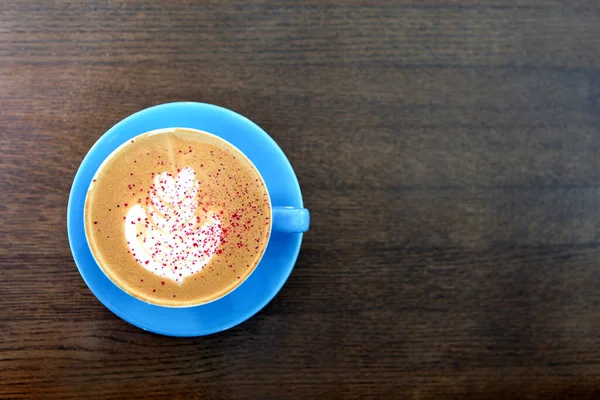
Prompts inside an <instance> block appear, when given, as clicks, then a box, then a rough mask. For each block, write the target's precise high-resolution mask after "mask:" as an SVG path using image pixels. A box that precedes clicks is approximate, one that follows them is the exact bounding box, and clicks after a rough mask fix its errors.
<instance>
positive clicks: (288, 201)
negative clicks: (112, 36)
mask: <svg viewBox="0 0 600 400" xmlns="http://www.w3.org/2000/svg"><path fill="white" fill-rule="evenodd" d="M174 126H176V127H189V128H196V129H200V130H203V131H207V132H211V133H213V134H215V135H217V136H220V137H222V138H223V139H225V140H227V141H229V142H230V143H232V144H233V145H235V146H236V147H237V148H238V149H240V150H241V151H242V152H243V153H245V154H246V155H247V156H248V158H250V160H252V162H253V163H254V165H255V166H256V168H258V170H259V171H260V173H261V175H262V176H263V178H264V180H265V183H266V185H267V189H268V190H269V194H270V196H271V202H272V205H273V206H292V207H298V208H301V207H302V206H303V204H302V194H301V192H300V186H299V185H298V180H297V179H296V175H295V173H294V170H293V169H292V166H291V165H290V163H289V161H288V159H287V158H286V156H285V154H283V151H281V149H280V148H279V146H278V145H277V144H276V143H275V141H274V140H273V139H271V137H270V136H269V135H268V134H267V133H266V132H265V131H263V130H262V129H261V128H260V127H258V126H257V125H256V124H255V123H253V122H252V121H250V120H249V119H247V118H245V117H243V116H241V115H239V114H237V113H235V112H233V111H230V110H227V109H225V108H221V107H217V106H214V105H210V104H204V103H170V104H163V105H159V106H155V107H151V108H148V109H145V110H142V111H140V112H138V113H136V114H133V115H131V116H129V117H127V118H125V119H124V120H123V121H121V122H119V123H118V124H116V125H115V126H113V127H112V128H111V129H110V130H109V131H108V132H106V133H105V134H104V135H103V136H102V137H101V138H100V139H99V140H98V141H97V142H96V144H94V146H93V147H92V148H91V149H90V151H89V153H88V154H87V155H86V156H85V158H84V159H83V161H82V163H81V166H80V167H79V170H78V171H77V174H76V175H75V179H74V181H73V187H72V188H71V194H70V196H69V206H68V210H67V229H68V234H69V242H70V245H71V251H72V252H73V258H74V259H75V263H76V264H77V268H78V269H79V272H80V273H81V276H82V277H83V280H84V281H85V283H86V284H87V285H88V287H89V288H90V290H91V291H92V293H94V295H95V296H96V297H97V298H98V300H100V302H102V304H104V305H105V306H106V307H107V308H108V309H109V310H111V311H112V312H113V313H115V314H116V315H118V316H119V317H121V318H122V319H124V320H125V321H127V322H129V323H131V324H133V325H135V326H137V327H139V328H142V329H145V330H147V331H150V332H154V333H158V334H162V335H169V336H202V335H208V334H211V333H215V332H220V331H223V330H225V329H229V328H231V327H233V326H235V325H237V324H239V323H241V322H243V321H245V320H247V319H248V318H250V317H251V316H253V315H254V314H256V313H257V312H258V311H260V310H261V309H262V308H263V307H264V306H265V305H266V304H267V303H268V302H269V301H271V299H272V298H273V297H275V295H276V294H277V293H278V292H279V290H280V289H281V287H282V286H283V284H284V283H285V281H286V280H287V278H288V276H289V275H290V273H291V272H292V268H293V267H294V264H295V262H296V259H297V257H298V253H299V251H300V244H301V243H302V234H301V233H292V234H289V233H280V232H275V231H273V233H272V234H271V239H270V240H269V244H268V246H267V249H266V252H265V255H264V257H263V258H262V261H261V262H260V264H259V265H258V266H257V267H256V269H255V271H254V272H253V273H252V275H250V277H249V278H248V279H247V280H246V281H245V282H244V283H242V284H241V285H240V286H239V287H238V288H237V289H235V290H234V291H233V292H231V293H230V294H228V295H227V296H225V297H223V298H222V299H219V300H217V301H214V302H212V303H209V304H205V305H201V306H196V307H188V308H167V307H160V306H155V305H151V304H147V303H145V302H143V301H140V300H138V299H136V298H134V297H132V296H130V295H128V294H127V293H125V292H124V291H122V290H121V289H119V288H118V287H117V286H116V285H115V284H114V283H112V282H111V281H110V280H109V279H108V278H107V277H106V275H104V273H103V272H102V271H101V270H100V267H99V266H98V264H97V263H96V261H95V260H94V258H93V257H92V254H91V251H90V248H89V246H88V244H87V241H86V239H85V229H84V222H83V221H84V220H83V208H84V203H85V197H86V193H87V190H88V186H89V184H90V182H91V180H92V177H93V175H94V173H95V172H96V170H97V169H98V167H99V166H100V164H101V163H102V161H103V160H104V159H105V158H106V157H107V156H108V155H109V154H110V153H111V152H112V151H113V150H114V149H116V148H117V147H118V146H119V145H121V144H122V143H124V142H125V141H127V140H129V139H131V138H133V137H134V136H137V135H139V134H141V133H144V132H147V131H151V130H155V129H160V128H169V127H174Z"/></svg>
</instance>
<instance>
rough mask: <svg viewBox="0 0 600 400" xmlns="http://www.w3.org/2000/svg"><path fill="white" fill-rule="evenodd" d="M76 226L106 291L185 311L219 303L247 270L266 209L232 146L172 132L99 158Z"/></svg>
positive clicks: (262, 241) (258, 183)
mask: <svg viewBox="0 0 600 400" xmlns="http://www.w3.org/2000/svg"><path fill="white" fill-rule="evenodd" d="M138 219H139V220H138ZM85 221H86V222H85V227H86V236H87V239H88V243H89V245H90V248H91V250H92V252H93V255H94V257H95V259H96V260H97V262H98V264H99V265H100V267H101V269H102V270H103V271H104V272H105V273H106V275H107V276H108V277H109V278H110V279H111V280H112V281H113V282H114V283H115V284H117V285H118V286H119V287H121V288H122V289H123V290H125V291H126V292H128V293H130V294H132V295H133V296H135V297H137V298H140V299H142V300H144V301H148V302H151V303H154V304H160V305H167V306H187V305H194V304H202V303H205V302H208V301H211V300H214V299H216V298H219V297H221V296H223V295H224V294H226V293H228V292H229V291H231V290H232V289H233V288H235V287H236V286H238V285H239V284H240V283H241V282H243V281H244V279H245V278H246V277H247V276H248V275H249V274H250V273H251V272H252V271H253V270H254V268H255V266H256V265H257V263H258V262H259V261H260V258H261V257H262V254H263V253H264V250H265V248H266V244H267V242H268V238H269V235H270V229H271V206H270V201H269V196H268V193H267V191H266V187H265V186H264V182H263V181H262V179H261V177H260V175H259V174H258V171H256V169H255V168H254V166H253V165H252V164H251V163H250V161H249V160H248V159H247V158H246V157H245V156H244V155H243V154H242V153H240V152H239V151H238V150H237V149H236V148H234V147H233V146H231V145H230V144H229V143H227V142H225V141H223V140H222V139H220V138H217V137H215V136H213V135H210V134H207V133H204V132H199V131H193V130H187V129H183V128H177V129H169V130H163V131H161V132H150V133H147V134H143V135H140V136H138V137H137V138H135V139H134V140H133V141H132V142H128V143H127V144H124V145H123V146H121V147H120V148H119V149H117V150H116V151H115V152H113V154H111V155H110V156H109V157H108V159H107V160H106V161H105V162H104V163H103V164H102V166H101V167H100V169H99V171H98V173H97V174H96V176H95V177H94V179H93V182H92V184H91V185H90V189H89V191H88V197H87V199H86V205H85ZM165 264H166V265H165Z"/></svg>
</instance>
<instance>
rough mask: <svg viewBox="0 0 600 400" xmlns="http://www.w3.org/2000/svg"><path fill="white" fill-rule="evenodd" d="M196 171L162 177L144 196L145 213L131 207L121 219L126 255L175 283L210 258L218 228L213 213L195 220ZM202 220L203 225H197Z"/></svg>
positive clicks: (215, 249)
mask: <svg viewBox="0 0 600 400" xmlns="http://www.w3.org/2000/svg"><path fill="white" fill-rule="evenodd" d="M195 177H196V172H195V171H194V170H193V169H192V168H190V167H186V168H184V169H183V170H181V171H180V172H179V173H178V174H177V176H176V177H173V175H172V174H170V173H168V172H163V173H161V174H158V175H156V176H155V177H154V183H153V184H152V185H151V187H150V189H149V191H148V198H149V202H148V206H147V207H148V208H147V209H145V208H144V206H142V205H140V204H136V205H134V206H132V207H131V208H130V209H129V210H128V212H127V216H126V218H125V220H124V229H125V238H126V240H127V245H128V246H129V251H130V252H131V255H132V256H133V257H134V258H135V260H136V261H137V262H138V263H139V264H140V265H141V266H142V267H144V268H145V269H146V270H148V271H150V272H152V273H153V274H155V275H158V276H161V277H163V278H167V279H170V280H172V281H174V282H176V283H178V284H181V283H183V280H184V279H185V278H186V277H189V276H191V275H194V274H196V273H199V272H201V271H202V270H203V269H204V267H205V266H206V265H207V264H208V262H209V261H210V259H211V258H212V257H213V255H214V254H215V253H216V251H217V248H218V247H219V243H220V241H221V235H222V224H221V220H220V219H219V216H218V215H217V214H216V213H214V212H210V211H209V212H208V213H207V215H204V216H198V215H197V214H196V212H197V211H198V200H197V195H198V189H199V186H200V182H198V181H197V180H196V179H195ZM202 221H205V222H204V223H203V224H201V222H202Z"/></svg>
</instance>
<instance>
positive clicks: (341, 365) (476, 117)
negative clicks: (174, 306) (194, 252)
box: [0, 0, 600, 399]
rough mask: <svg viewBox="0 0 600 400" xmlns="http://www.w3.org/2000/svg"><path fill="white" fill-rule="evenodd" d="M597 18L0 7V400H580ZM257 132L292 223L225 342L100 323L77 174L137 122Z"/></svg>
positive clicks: (592, 232)
mask: <svg viewBox="0 0 600 400" xmlns="http://www.w3.org/2000/svg"><path fill="white" fill-rule="evenodd" d="M598 21H600V3H598V2H596V1H592V0H589V1H587V0H574V1H570V2H566V1H561V0H548V1H544V2H541V1H538V0H512V1H509V0H490V1H481V0H401V1H395V2H385V1H371V2H365V1H359V0H346V1H340V0H337V1H329V0H327V1H321V2H314V3H307V2H294V1H282V0H281V1H280V0H272V1H261V0H251V1H239V0H234V1H231V2H217V1H202V2H197V1H178V2H176V1H141V0H140V1H137V0H136V1H97V2H84V1H66V0H53V1H47V2H38V1H33V0H28V1H17V0H5V1H2V2H0V122H1V124H0V176H1V179H0V298H1V303H0V304H1V306H0V398H61V399H63V398H81V397H82V396H84V395H85V397H86V398H87V397H89V398H98V399H114V398H174V399H177V398H181V399H194V398H198V399H212V398H256V399H265V398H277V399H285V398H290V399H299V398H310V399H314V398H324V399H329V398H332V399H333V398H343V399H350V398H386V399H387V398H398V399H426V398H456V399H465V398H477V399H483V398H485V399H504V398H511V399H513V398H522V399H537V398H552V399H578V398H585V399H592V398H598V397H600V339H599V336H598V332H600V320H599V319H598V318H597V312H598V306H600V289H599V288H600V234H599V232H600V211H598V210H599V209H600V207H599V206H598V205H599V204H600V173H599V171H600V129H599V126H600V100H599V99H600V70H599V68H600V24H598ZM180 100H189V101H205V102H210V103H215V104H220V105H222V106H225V107H228V108H231V109H233V110H236V111H238V112H240V113H242V114H244V115H246V116H248V117H249V118H251V119H252V120H254V121H255V122H257V123H258V124H259V125H261V126H262V127H264V128H265V129H266V130H267V132H269V133H270V134H271V135H272V136H273V138H274V139H275V140H276V141H277V142H278V143H279V144H280V146H281V147H282V148H283V150H284V151H285V152H286V154H287V155H288V156H289V158H290V161H291V162H292V164H293V166H294V168H295V170H296V172H297V175H298V177H299V180H300V184H301V187H302V189H303V193H304V199H305V204H306V206H307V207H308V208H310V209H311V212H312V219H313V221H312V227H311V231H310V232H309V233H308V234H307V235H306V236H305V241H304V245H303V248H302V252H301V254H300V258H299V260H298V264H297V266H296V268H295V269H294V272H293V274H292V276H291V277H290V279H289V281H288V282H287V284H286V285H285V287H284V288H283V290H282V291H281V292H280V294H279V295H278V296H277V297H276V298H275V299H274V300H273V301H272V302H271V303H270V304H269V305H268V306H267V307H266V308H265V309H264V310H263V311H261V312H260V313H259V314H258V315H256V316H255V317H253V318H252V319H250V320H248V321H247V322H245V323H243V324H241V325H240V326H237V327H235V328H233V329H231V330H229V331H227V332H224V333H220V334H217V335H213V336H208V337H202V338H191V339H174V338H167V337H161V336H157V335H153V334H149V333H146V332H143V331H141V330H139V329H137V328H135V327H133V326H130V325H129V324H127V323H125V322H123V321H122V320H120V319H119V318H117V317H116V316H114V315H113V314H112V313H110V311H108V310H107V309H106V308H104V307H103V306H102V305H101V304H100V303H99V302H98V301H97V300H96V299H95V298H94V296H93V295H92V294H91V292H90V291H89V289H88V288H87V287H86V286H85V284H84V282H83V280H82V279H81V278H80V276H79V274H78V272H77V269H76V267H75V265H74V263H73V260H72V257H71V254H70V251H69V246H68V241H67V237H66V205H67V199H68V194H69V190H70V186H71V182H72V179H73V176H74V174H75V172H76V170H77V168H78V166H79V163H80V162H81V160H82V158H83V157H84V155H85V154H86V152H87V150H88V149H89V148H90V147H91V146H92V144H93V143H94V142H95V141H96V140H97V139H98V137H99V136H100V135H101V134H102V133H103V132H105V131H106V130H107V129H108V128H109V127H111V126H112V125H113V124H115V123H116V122H118V121H119V120H121V119H122V118H124V117H126V116H127V115H129V114H131V113H133V112H135V111H138V110H140V109H143V108H145V107H148V106H151V105H155V104H160V103H164V102H170V101H180Z"/></svg>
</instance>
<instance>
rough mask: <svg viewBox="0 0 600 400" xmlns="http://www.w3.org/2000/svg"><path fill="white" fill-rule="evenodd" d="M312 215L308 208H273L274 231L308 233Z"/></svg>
mask: <svg viewBox="0 0 600 400" xmlns="http://www.w3.org/2000/svg"><path fill="white" fill-rule="evenodd" d="M309 225H310V213H309V212H308V210H307V209H306V208H294V207H273V230H274V231H277V232H284V233H301V232H306V231H307V230H308V227H309Z"/></svg>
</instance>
